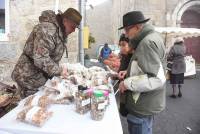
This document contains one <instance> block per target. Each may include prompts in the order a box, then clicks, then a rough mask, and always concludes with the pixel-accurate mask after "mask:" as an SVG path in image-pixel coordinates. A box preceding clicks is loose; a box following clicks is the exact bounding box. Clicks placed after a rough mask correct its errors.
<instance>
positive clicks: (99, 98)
mask: <svg viewBox="0 0 200 134" xmlns="http://www.w3.org/2000/svg"><path fill="white" fill-rule="evenodd" d="M105 110H106V106H105V97H104V93H103V91H100V90H95V91H94V92H93V95H92V99H91V112H90V114H91V118H92V119H93V120H96V121H99V120H102V119H103V117H104V113H105Z"/></svg>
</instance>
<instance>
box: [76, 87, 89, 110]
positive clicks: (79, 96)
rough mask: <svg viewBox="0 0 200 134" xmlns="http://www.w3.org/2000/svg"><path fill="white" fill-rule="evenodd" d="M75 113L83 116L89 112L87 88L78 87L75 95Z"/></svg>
mask: <svg viewBox="0 0 200 134" xmlns="http://www.w3.org/2000/svg"><path fill="white" fill-rule="evenodd" d="M75 105H76V112H77V113H79V114H85V113H87V112H88V111H89V110H90V107H91V99H90V95H89V93H88V92H87V87H83V86H78V92H76V95H75Z"/></svg>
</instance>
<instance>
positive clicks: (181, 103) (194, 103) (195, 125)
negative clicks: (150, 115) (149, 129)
mask: <svg viewBox="0 0 200 134" xmlns="http://www.w3.org/2000/svg"><path fill="white" fill-rule="evenodd" d="M182 92H183V97H182V98H177V99H172V98H170V97H169V95H170V94H171V93H172V89H171V86H170V84H169V83H168V84H167V94H166V97H167V106H166V109H165V111H163V112H162V113H161V114H159V115H157V116H155V120H154V126H153V134H200V72H198V73H197V75H196V78H194V79H189V78H187V79H185V84H184V86H183V90H182ZM122 125H123V129H124V134H128V131H127V128H126V127H127V123H126V119H124V118H122ZM189 129H191V131H190V130H189Z"/></svg>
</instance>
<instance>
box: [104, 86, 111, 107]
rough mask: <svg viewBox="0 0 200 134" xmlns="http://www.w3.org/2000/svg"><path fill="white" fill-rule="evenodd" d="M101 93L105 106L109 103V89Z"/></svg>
mask: <svg viewBox="0 0 200 134" xmlns="http://www.w3.org/2000/svg"><path fill="white" fill-rule="evenodd" d="M103 95H104V97H105V106H106V107H107V106H108V105H109V104H110V98H109V91H106V90H105V91H103Z"/></svg>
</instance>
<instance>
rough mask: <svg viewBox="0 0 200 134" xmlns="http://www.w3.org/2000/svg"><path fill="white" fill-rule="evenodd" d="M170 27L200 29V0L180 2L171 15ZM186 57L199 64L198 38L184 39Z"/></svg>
mask: <svg viewBox="0 0 200 134" xmlns="http://www.w3.org/2000/svg"><path fill="white" fill-rule="evenodd" d="M172 26H176V27H188V28H200V0H180V1H179V3H178V4H177V6H176V7H175V9H174V11H173V13H172ZM185 45H186V47H187V55H192V56H193V57H194V58H195V60H196V62H197V63H200V37H193V38H188V39H185Z"/></svg>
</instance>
